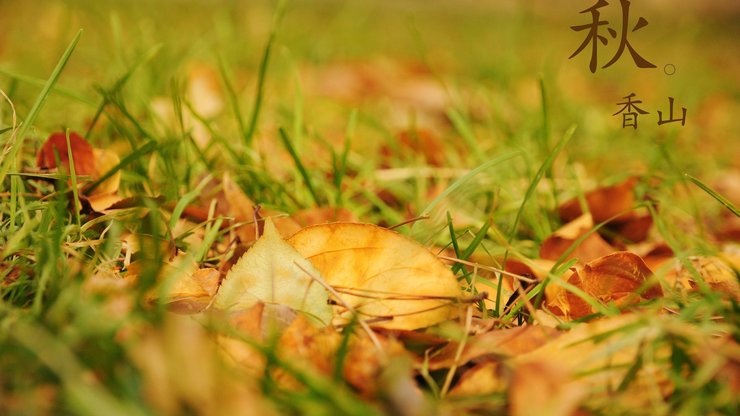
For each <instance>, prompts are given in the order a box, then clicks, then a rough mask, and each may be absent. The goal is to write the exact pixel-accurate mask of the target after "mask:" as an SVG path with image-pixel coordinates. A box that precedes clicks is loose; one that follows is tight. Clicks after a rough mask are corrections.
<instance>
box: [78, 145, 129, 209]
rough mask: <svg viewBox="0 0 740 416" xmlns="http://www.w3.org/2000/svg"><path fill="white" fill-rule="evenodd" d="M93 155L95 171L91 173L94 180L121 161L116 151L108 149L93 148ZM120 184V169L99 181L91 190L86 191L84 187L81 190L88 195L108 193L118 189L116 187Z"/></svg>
mask: <svg viewBox="0 0 740 416" xmlns="http://www.w3.org/2000/svg"><path fill="white" fill-rule="evenodd" d="M93 155H94V157H95V173H94V174H93V179H94V180H97V179H98V178H100V177H102V176H103V175H105V174H106V173H108V171H110V170H111V169H112V168H113V167H115V166H116V165H118V164H119V163H120V162H121V159H120V158H119V157H118V155H117V154H116V152H114V151H112V150H109V149H93ZM120 184H121V171H120V170H119V171H117V172H116V173H114V174H113V175H111V177H110V178H108V179H106V180H104V181H103V182H101V183H100V185H98V186H97V187H96V188H95V189H93V190H92V191H89V192H87V191H86V190H85V189H83V192H84V193H85V194H86V195H88V196H90V197H93V196H97V195H110V194H114V193H116V192H117V191H118V187H119V186H120Z"/></svg>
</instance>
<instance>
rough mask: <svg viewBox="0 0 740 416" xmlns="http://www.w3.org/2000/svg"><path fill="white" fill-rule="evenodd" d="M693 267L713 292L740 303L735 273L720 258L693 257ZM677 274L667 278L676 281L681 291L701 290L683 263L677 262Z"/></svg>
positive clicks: (691, 259) (691, 258) (739, 286)
mask: <svg viewBox="0 0 740 416" xmlns="http://www.w3.org/2000/svg"><path fill="white" fill-rule="evenodd" d="M689 260H690V261H691V265H692V266H693V268H694V269H695V270H696V271H697V272H698V273H699V275H700V277H701V278H702V279H703V280H704V283H706V284H707V285H708V286H709V287H710V288H711V289H712V290H715V291H717V292H720V293H724V294H727V295H729V296H730V297H731V298H733V299H735V300H736V301H740V283H738V280H737V276H736V275H735V272H734V271H733V270H732V268H730V266H728V265H727V263H725V262H724V261H722V259H720V258H719V257H709V256H707V257H705V256H693V257H690V258H689ZM675 262H676V268H675V272H673V273H669V274H668V275H667V276H666V277H667V278H668V279H671V280H674V281H675V282H676V283H677V284H678V285H679V288H680V289H683V290H688V291H697V290H699V287H700V283H697V282H696V278H695V277H694V275H693V274H692V273H691V271H689V270H688V269H687V268H686V267H684V266H683V264H682V263H681V262H679V261H678V260H675Z"/></svg>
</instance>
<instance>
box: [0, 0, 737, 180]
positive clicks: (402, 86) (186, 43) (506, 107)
mask: <svg viewBox="0 0 740 416" xmlns="http://www.w3.org/2000/svg"><path fill="white" fill-rule="evenodd" d="M595 3H596V1H593V0H587V1H586V0H584V1H568V2H557V3H554V2H551V1H544V0H541V1H537V0H531V1H513V0H512V1H504V0H500V1H441V0H436V1H408V0H406V1H372V2H351V1H331V0H311V1H288V2H287V4H286V11H285V16H284V20H283V21H282V22H281V24H280V26H279V28H278V31H277V37H276V43H275V47H274V50H273V51H272V52H273V54H272V57H271V61H270V71H269V75H268V77H267V81H266V88H267V91H268V94H266V101H265V108H266V109H267V110H266V111H265V123H267V126H272V125H278V124H282V122H281V117H283V118H286V117H287V118H289V117H290V116H291V115H290V114H291V112H292V111H293V109H294V108H293V107H294V101H295V99H294V98H295V96H296V90H297V89H299V90H300V91H299V92H300V94H301V97H302V98H303V99H304V100H305V102H304V104H303V111H304V113H305V114H303V120H304V121H305V123H306V124H307V125H308V126H309V127H310V128H313V129H315V130H316V131H320V132H322V134H323V135H325V136H332V135H333V134H338V135H340V134H342V132H343V131H344V128H345V126H346V120H347V117H348V114H349V112H350V111H351V109H353V108H361V109H362V110H363V112H364V113H366V114H370V115H372V116H373V117H375V118H376V120H381V122H380V123H376V124H380V125H382V126H384V127H383V128H390V127H394V128H395V127H398V128H404V127H405V126H408V125H410V124H414V125H421V126H425V127H428V128H431V129H443V128H444V125H445V123H447V124H449V123H448V122H449V120H447V118H448V117H446V111H447V109H448V108H450V107H452V108H457V109H460V110H461V112H462V114H464V115H465V116H466V117H468V118H470V119H473V120H477V121H479V123H476V124H475V126H474V129H475V130H476V137H477V138H478V140H481V141H486V143H488V144H487V145H485V146H484V149H490V148H493V147H495V144H496V143H497V142H499V141H507V142H509V143H511V142H512V141H514V142H516V141H520V142H521V143H522V146H525V147H526V143H527V138H528V137H530V136H533V135H535V136H536V135H537V134H538V130H537V129H539V128H540V127H539V126H540V125H541V124H542V120H541V118H542V117H541V105H542V100H541V98H542V97H541V91H540V80H542V81H543V82H544V85H545V88H546V93H547V100H548V103H547V104H548V116H549V123H550V126H549V128H550V131H551V132H552V135H553V137H556V136H559V135H560V134H562V132H563V131H564V130H565V129H566V128H567V127H568V126H570V125H572V124H577V125H578V131H579V134H578V135H577V137H576V138H575V139H574V140H575V141H574V144H573V146H572V147H573V149H574V150H573V152H575V154H576V155H578V160H579V161H580V162H582V163H584V164H585V165H586V166H587V167H588V165H589V163H590V162H589V160H590V159H589V158H590V157H592V156H594V155H597V154H598V155H599V162H598V164H597V165H594V166H592V167H591V168H592V170H593V172H590V173H592V174H594V175H604V176H609V175H611V174H614V173H615V172H616V173H618V172H623V171H625V170H627V171H633V170H636V171H639V170H645V169H646V168H645V165H646V164H649V161H646V160H645V158H644V157H643V156H644V155H647V154H651V151H650V149H651V148H653V147H654V144H655V143H656V141H658V142H660V143H664V144H666V143H667V144H669V145H670V146H669V147H668V149H672V148H673V147H672V146H675V147H676V148H678V149H690V150H691V156H692V157H691V158H688V159H687V160H686V161H685V163H686V164H687V165H689V166H693V165H696V166H700V167H701V168H702V170H707V171H709V172H712V171H719V170H724V169H726V168H729V167H730V166H734V167H735V168H737V167H738V164H740V158H739V157H738V155H740V150H739V149H740V140H738V137H737V136H738V133H737V132H738V131H740V125H738V123H739V121H738V120H739V119H740V117H738V115H740V107H739V106H740V104H739V103H740V100H739V99H738V98H740V80H739V78H740V47H739V46H740V45H739V39H740V24H738V23H740V2H737V1H732V0H715V1H712V2H699V1H691V0H680V1H669V0H642V1H632V2H631V8H630V25H632V26H634V25H635V24H636V23H637V19H638V18H640V17H643V18H644V19H645V20H646V21H647V22H648V25H647V26H645V27H643V28H641V29H639V30H637V31H634V32H630V33H629V34H628V35H629V41H630V42H631V44H632V46H633V47H634V48H635V50H636V51H637V52H638V53H639V54H641V55H642V56H643V57H645V58H646V59H648V60H649V61H651V62H652V63H654V64H655V65H656V66H657V68H655V69H642V68H637V67H636V66H635V65H634V63H633V62H632V60H631V59H630V57H629V54H628V53H627V52H626V51H625V54H624V55H623V56H622V58H621V59H619V61H618V62H617V63H615V64H614V65H613V66H611V67H609V68H606V69H598V70H597V71H596V73H591V72H590V71H589V70H588V60H589V55H590V46H589V47H587V48H586V49H585V50H584V51H583V52H582V53H581V54H579V55H578V56H576V57H574V58H573V59H568V57H569V56H570V55H571V54H572V53H573V51H575V49H576V48H577V47H578V46H579V45H580V44H581V42H583V40H584V38H585V35H586V32H587V31H581V32H576V31H573V30H571V29H570V27H571V26H574V25H582V24H586V23H588V22H589V21H590V15H589V14H588V13H581V12H582V11H583V10H585V9H587V8H589V7H591V6H593V5H594V4H595ZM275 8H276V2H274V1H226V0H221V1H219V0H214V1H188V0H180V1H174V0H169V1H143V0H139V1H127V2H120V1H110V0H103V1H81V0H78V1H53V0H51V1H23V2H18V1H8V0H5V1H0V27H2V30H1V31H0V71H1V72H0V88H3V90H5V91H6V92H9V93H10V94H9V95H11V98H12V99H13V101H14V103H15V105H16V108H17V110H18V112H19V114H20V115H21V116H22V115H23V114H25V113H26V112H27V110H28V108H29V106H30V105H31V104H32V99H33V97H35V94H36V93H37V91H38V88H39V87H38V85H34V83H33V82H31V81H32V80H31V78H33V79H35V80H42V79H45V78H46V77H47V76H48V74H49V73H50V71H51V69H52V68H53V66H54V63H55V62H56V60H57V59H58V57H59V56H60V54H61V53H62V51H63V50H64V48H65V47H66V45H67V44H68V42H69V41H70V39H71V38H72V37H73V36H74V34H75V33H76V31H77V30H78V29H79V28H83V29H84V30H85V32H84V34H83V37H82V40H81V41H80V44H79V46H78V48H77V50H76V51H75V53H74V56H73V58H72V59H71V61H70V62H69V65H68V67H67V69H66V70H65V75H63V76H62V78H61V80H60V82H59V86H60V88H62V89H66V90H69V91H74V92H75V94H74V95H75V97H70V96H69V94H67V96H65V95H63V94H55V95H54V96H52V98H51V100H50V104H49V106H48V107H47V108H46V110H45V111H44V114H43V126H44V127H43V128H47V129H50V130H52V129H56V128H58V127H60V126H70V127H74V126H79V125H84V123H85V122H86V120H89V118H90V116H91V112H92V110H93V107H91V105H90V104H91V103H97V102H98V100H99V96H98V95H97V93H96V88H97V87H99V86H106V87H109V86H110V85H111V84H112V83H113V82H115V80H116V79H117V78H118V77H120V76H121V74H123V73H125V71H126V70H127V69H128V68H130V67H131V65H132V64H133V63H134V62H136V60H137V59H140V58H141V57H142V56H144V55H146V54H147V53H149V52H152V49H153V48H159V49H157V50H156V54H154V56H153V57H152V58H151V60H150V61H148V62H147V63H146V65H144V66H143V67H142V68H141V69H140V70H139V71H137V74H136V76H134V77H132V79H131V80H130V84H129V86H128V87H127V96H128V98H129V105H130V106H131V107H132V108H137V107H144V106H147V105H148V104H150V103H152V102H153V100H156V98H157V97H166V96H168V95H169V94H170V92H169V90H170V89H171V87H172V85H173V84H172V83H173V82H183V83H184V82H186V80H187V79H188V78H189V77H191V76H192V74H193V71H199V70H204V71H206V72H209V71H210V72H215V75H214V77H213V78H214V81H213V82H214V84H219V83H220V81H219V79H218V74H217V69H216V68H217V67H218V61H219V59H221V60H223V62H224V64H225V67H226V68H227V70H228V72H229V74H230V75H231V76H233V82H234V88H235V90H236V93H237V95H238V96H239V97H240V99H243V100H244V103H243V109H244V110H245V111H248V110H249V107H250V105H251V100H252V95H253V93H254V88H255V83H256V78H257V77H256V75H257V69H258V67H259V62H260V59H261V57H262V53H263V49H264V46H265V44H266V42H267V38H268V36H269V31H270V27H271V23H272V21H273V15H274V12H275ZM620 10H621V8H620V2H619V1H617V0H613V1H610V2H609V5H608V6H606V7H604V8H602V9H601V12H602V17H603V18H605V19H606V20H608V21H609V27H611V28H613V29H614V30H616V31H617V32H619V31H620V30H621V28H620V19H621V14H620ZM604 29H605V27H604V28H602V34H603V35H605V36H607V37H608V39H609V43H608V44H607V45H600V47H599V48H600V49H599V62H600V65H603V63H605V62H606V61H607V60H608V59H609V58H610V57H611V56H612V55H613V54H614V51H615V47H616V45H617V40H616V39H612V38H611V37H609V36H608V34H607V32H606V31H605V30H604ZM157 45H158V46H157ZM667 65H669V68H670V69H671V70H673V69H675V73H673V74H672V75H667V74H666V71H667V69H666V68H667V67H666V66H667ZM203 68H205V69H203ZM24 77H25V78H24ZM215 88H216V89H219V90H221V92H223V91H222V90H223V87H222V86H221V85H217V86H216V87H215ZM629 93H635V94H636V98H635V99H639V100H642V101H643V104H641V106H642V107H641V108H643V109H644V110H646V111H649V112H650V114H647V115H644V116H640V118H639V128H638V129H636V130H635V129H632V128H622V119H621V117H620V116H619V115H617V116H613V115H612V114H613V113H615V112H616V111H618V110H619V108H620V106H618V105H617V103H619V102H621V101H623V98H622V97H624V96H626V95H627V94H629ZM669 96H670V97H674V98H675V111H676V114H680V109H681V107H685V108H686V109H687V111H688V116H687V121H686V125H685V126H684V127H681V126H680V125H679V124H678V123H671V124H667V125H663V126H658V125H657V110H661V111H663V112H664V113H667V111H668V97H669ZM132 98H135V100H134V101H131V99H132ZM83 101H87V102H83ZM3 111H4V112H3V113H2V118H1V119H0V121H1V122H2V123H3V124H4V125H7V124H8V123H9V119H8V111H7V109H3ZM440 114H441V117H439V116H440ZM227 118H228V117H227ZM231 121H232V122H233V120H231ZM224 123H229V121H228V120H225V121H224ZM369 124H372V123H366V124H365V125H364V127H363V126H361V127H360V128H361V129H363V128H364V129H366V130H367V132H366V135H365V137H367V138H368V139H372V137H373V136H377V135H382V134H383V133H382V132H380V131H379V129H380V127H378V128H375V129H373V128H371V127H368V125H369ZM263 127H264V126H263ZM265 130H267V127H265V128H263V131H265ZM381 130H382V129H381ZM477 130H480V132H478V131H477ZM445 138H446V139H448V140H455V137H454V135H452V136H450V137H445ZM458 139H459V137H458ZM101 140H104V139H101ZM488 140H490V142H489V141H488ZM371 141H372V140H368V142H371ZM604 146H608V147H609V148H611V149H612V151H610V152H608V153H607V154H606V155H604V154H603V153H604V152H603V149H604ZM641 155H642V156H641ZM603 156H606V157H603ZM447 162H448V163H447V164H449V165H455V161H454V160H452V161H447Z"/></svg>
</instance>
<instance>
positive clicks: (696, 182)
mask: <svg viewBox="0 0 740 416" xmlns="http://www.w3.org/2000/svg"><path fill="white" fill-rule="evenodd" d="M685 176H686V178H688V180H690V181H691V182H693V183H694V185H696V186H698V187H699V188H701V190H702V191H704V192H706V193H708V194H709V195H710V196H711V197H712V198H714V199H716V200H717V202H719V203H720V204H722V205H724V206H725V208H727V209H729V210H730V212H732V213H733V214H735V216H737V217H740V210H739V209H737V207H736V206H735V205H734V204H733V203H732V202H730V200H728V199H727V198H725V197H723V196H722V195H720V194H719V193H718V192H717V191H715V190H714V189H712V188H710V187H709V185H707V184H705V183H704V182H702V181H700V180H699V179H698V178H695V177H693V176H691V175H689V174H688V173H686V174H685Z"/></svg>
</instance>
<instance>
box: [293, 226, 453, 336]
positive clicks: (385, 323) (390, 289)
mask: <svg viewBox="0 0 740 416" xmlns="http://www.w3.org/2000/svg"><path fill="white" fill-rule="evenodd" d="M288 242H289V243H290V244H291V245H292V246H293V247H295V249H296V250H297V251H298V253H300V254H301V255H302V256H304V257H305V258H307V259H309V260H310V261H311V263H313V265H314V266H315V267H316V269H318V270H319V271H320V272H321V275H322V276H323V277H324V278H325V279H326V282H327V283H328V284H329V285H332V286H334V288H336V289H337V290H338V291H339V292H340V293H341V294H342V299H343V300H344V301H345V302H347V303H348V304H349V305H350V306H352V307H353V308H354V309H356V310H357V311H358V313H359V314H361V316H362V317H363V318H375V319H380V320H379V321H377V322H372V325H375V326H379V327H383V328H389V329H417V328H423V327H427V326H431V325H434V324H436V323H439V322H442V321H444V320H447V319H452V318H454V317H456V316H457V314H458V308H457V307H456V305H455V301H456V300H458V299H459V298H460V297H461V295H462V293H461V290H460V287H459V285H458V283H457V279H456V278H455V276H454V275H453V274H452V272H451V271H450V269H449V268H448V267H447V266H446V265H445V264H444V263H442V262H441V261H440V260H439V259H438V258H437V257H436V256H435V255H434V254H432V253H431V252H430V251H429V250H427V249H426V248H425V247H423V246H422V245H421V244H419V243H417V242H416V241H413V240H411V239H409V238H407V237H404V236H401V235H400V234H398V233H396V232H394V231H391V230H388V229H385V228H381V227H378V226H375V225H371V224H356V223H333V224H324V225H315V226H312V227H308V228H304V229H303V230H301V231H300V232H298V233H296V234H295V235H294V236H293V237H291V238H290V239H289V240H288ZM337 309H339V308H337ZM351 315H352V312H351V311H349V310H341V311H339V312H336V313H335V316H337V317H339V318H341V319H342V320H344V321H347V320H349V319H350V317H351Z"/></svg>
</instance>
